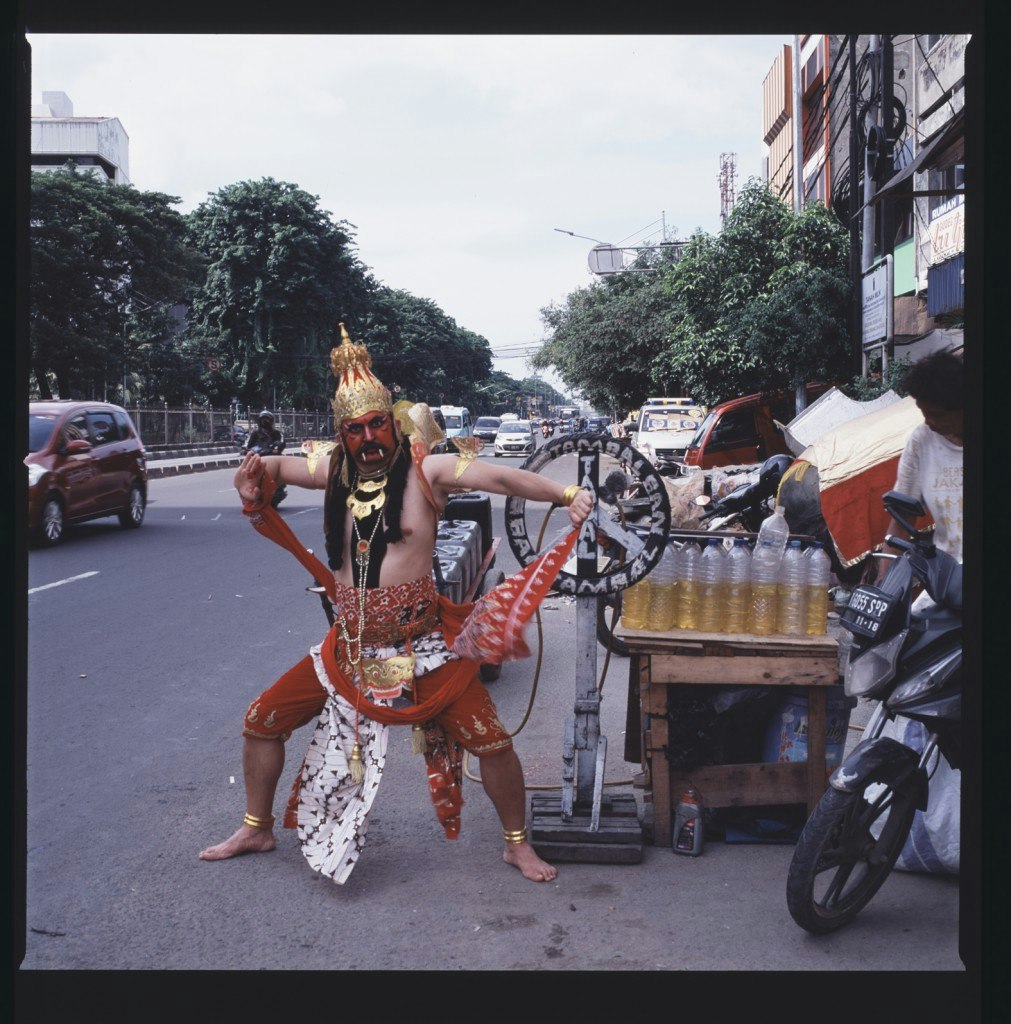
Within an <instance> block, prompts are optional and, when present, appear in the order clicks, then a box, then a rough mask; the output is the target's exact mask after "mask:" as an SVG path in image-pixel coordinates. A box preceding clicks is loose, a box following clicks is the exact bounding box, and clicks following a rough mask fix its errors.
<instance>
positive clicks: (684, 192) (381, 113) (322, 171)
mask: <svg viewBox="0 0 1011 1024" xmlns="http://www.w3.org/2000/svg"><path fill="white" fill-rule="evenodd" d="M28 41H29V44H30V46H31V51H32V84H31V100H32V103H39V102H41V99H42V92H43V91H47V92H48V91H59V92H65V93H66V94H67V95H68V96H69V98H70V100H71V102H72V103H73V106H74V114H75V115H78V116H112V117H118V118H119V119H120V121H121V122H122V124H123V127H124V129H125V130H126V132H127V134H128V135H129V138H130V153H129V171H130V180H131V181H132V183H133V184H134V185H135V186H136V187H137V188H139V189H143V190H153V191H160V192H166V193H168V194H170V195H173V196H178V197H179V199H180V203H179V206H178V209H179V210H180V211H181V212H187V211H189V210H192V209H193V208H194V207H195V206H197V205H198V204H199V203H201V202H202V201H203V200H205V199H206V198H207V197H208V195H209V194H210V193H212V192H214V191H216V190H217V189H219V188H221V187H223V186H225V185H229V184H232V183H233V182H236V181H243V180H248V179H254V180H255V179H259V178H262V177H268V176H269V177H273V178H276V179H278V180H281V181H288V182H292V183H294V184H296V185H298V186H300V187H301V188H304V189H305V190H307V191H308V192H310V193H312V194H313V195H316V196H318V197H319V201H320V205H321V206H322V207H323V208H324V209H325V210H328V211H329V212H330V213H331V214H332V215H333V216H334V218H335V219H344V220H347V221H350V222H351V223H352V224H354V225H356V228H357V231H356V236H357V244H358V251H359V255H360V257H361V259H362V261H363V262H364V263H365V264H366V265H368V266H369V267H370V268H371V269H372V271H373V273H374V274H375V276H376V277H377V278H378V279H379V280H381V281H382V282H384V283H385V284H387V285H389V286H391V287H395V288H402V289H405V290H407V291H409V292H412V293H413V294H415V295H418V296H422V297H425V298H429V299H432V300H433V301H435V302H436V303H437V304H438V305H439V306H440V307H441V308H442V309H443V310H445V312H446V313H447V314H449V315H450V316H452V317H453V318H454V319H455V320H456V321H457V323H459V324H461V325H462V326H464V327H466V328H468V329H470V330H473V331H476V332H477V333H478V334H481V335H483V336H484V337H486V338H487V339H488V341H489V343H490V344H491V346H492V349H493V351H495V352H502V353H503V354H504V355H505V356H510V358H504V357H503V358H497V359H496V367H497V368H499V369H503V370H506V371H507V372H508V373H511V374H513V375H514V376H518V377H522V376H526V375H527V374H528V373H529V372H530V371H529V370H528V369H527V367H526V361H525V359H524V358H522V357H516V355H515V353H517V352H520V351H522V350H524V349H526V348H529V347H531V346H535V345H536V344H538V343H539V342H540V341H541V340H542V339H543V338H544V334H545V331H544V327H543V324H542V322H541V319H540V309H541V308H542V307H544V306H546V305H549V304H551V303H557V302H562V301H563V300H564V298H565V296H566V295H567V294H568V293H569V292H570V291H572V290H573V289H575V288H578V287H582V286H585V285H588V284H589V283H591V281H592V280H593V278H592V276H591V275H590V273H589V270H588V268H587V262H586V260H587V255H588V252H589V250H590V248H591V247H592V245H593V242H592V241H587V240H584V239H581V238H573V237H570V236H568V235H565V234H560V233H558V232H557V231H555V230H554V229H555V228H564V229H566V230H569V231H572V232H575V233H576V234H578V235H586V236H590V237H591V238H592V239H599V240H601V241H605V242H610V243H615V244H617V243H623V244H625V245H634V244H642V243H643V242H655V241H659V240H661V237H662V229H663V228H664V226H666V229H667V234H668V237H669V238H683V237H686V236H687V235H688V234H690V233H691V231H693V230H694V229H696V228H703V229H704V230H706V231H709V232H716V231H718V230H719V225H720V190H719V181H718V175H719V170H720V154H721V153H734V154H736V163H737V172H738V178H737V188H738V189H739V188H740V187H741V186H742V185H743V184H744V182H745V181H746V180H747V178H749V177H751V176H757V175H760V174H761V164H762V155H763V149H762V138H761V136H762V125H761V113H762V106H761V104H762V80H763V79H764V77H765V75H766V74H767V72H768V70H769V68H770V67H771V65H772V62H773V60H774V59H775V56H776V54H777V52H778V49H779V47H780V46H781V45H782V44H783V43H785V42H789V41H790V37H788V36H785V35H778V36H777V35H750V36H704V35H690V36H672V35H666V36H665V35H648V36H632V35H611V36H608V35H582V36H566V35H481V36H474V35H444V36H438V35H411V36H409V35H383V36H379V35H371V36H369V35H354V36H338V35H317V36H268V35H120V34H110V35H80V34H75V35H51V34H30V35H29V36H28ZM555 383H557V380H556V381H555Z"/></svg>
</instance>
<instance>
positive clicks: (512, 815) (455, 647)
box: [200, 324, 592, 884]
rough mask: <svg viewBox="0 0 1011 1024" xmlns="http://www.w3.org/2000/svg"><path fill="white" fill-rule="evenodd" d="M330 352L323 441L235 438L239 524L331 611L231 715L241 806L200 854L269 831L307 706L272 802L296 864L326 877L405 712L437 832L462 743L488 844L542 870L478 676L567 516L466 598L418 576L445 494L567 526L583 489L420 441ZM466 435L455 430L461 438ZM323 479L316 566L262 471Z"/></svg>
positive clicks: (508, 640)
mask: <svg viewBox="0 0 1011 1024" xmlns="http://www.w3.org/2000/svg"><path fill="white" fill-rule="evenodd" d="M340 329H341V334H342V343H341V345H340V346H339V347H338V348H335V349H334V350H333V351H332V353H331V364H332V368H333V371H334V374H335V375H336V376H337V378H338V381H339V384H338V388H337V391H336V394H335V397H334V401H333V408H334V416H335V421H336V424H337V428H338V442H337V445H336V447H333V449H332V450H331V451H329V452H326V453H325V454H323V453H320V452H319V451H317V450H312V449H310V450H309V451H307V457H306V458H305V459H293V458H284V457H267V458H261V457H260V456H259V455H257V454H254V453H249V454H247V455H246V457H245V458H244V459H243V461H242V464H241V466H240V467H239V470H238V472H237V473H236V476H235V486H236V488H237V490H238V492H239V495H240V497H241V498H242V500H243V504H244V512H245V513H246V514H247V515H248V516H249V517H250V519H251V521H252V522H253V524H254V526H255V527H256V528H257V529H258V530H259V531H260V532H262V533H264V534H265V535H267V536H269V537H270V538H271V539H273V540H275V541H276V542H277V543H280V544H282V545H283V546H285V547H287V548H289V550H291V551H292V553H293V554H295V555H296V557H297V558H298V559H299V560H300V561H301V562H302V564H303V565H305V566H306V567H307V568H309V569H310V571H311V572H313V573H314V575H316V578H317V581H318V582H320V583H321V584H323V585H324V586H325V588H326V591H327V594H328V596H329V597H330V600H331V601H332V604H333V606H334V609H335V624H334V626H333V628H332V629H331V631H330V633H329V634H328V635H327V637H326V638H325V639H324V641H323V642H322V643H321V644H318V645H316V646H314V647H313V648H311V649H310V652H309V655H308V656H306V657H305V658H303V659H302V660H301V661H299V662H298V663H297V664H296V665H295V666H293V667H292V668H291V669H289V670H288V671H287V672H286V673H285V674H284V675H282V676H281V678H280V679H279V680H278V681H277V682H276V683H275V684H274V685H273V686H272V687H270V688H269V689H267V690H266V691H264V692H263V693H262V694H261V695H260V696H259V697H258V698H257V699H256V700H254V701H253V703H252V704H251V705H250V707H249V709H248V711H247V713H246V717H245V721H244V723H243V725H244V728H243V737H244V740H243V742H244V746H243V774H244V777H245V785H246V814H245V816H244V818H243V824H242V825H241V826H240V827H239V829H238V830H237V831H236V832H235V833H234V834H233V835H231V836H230V837H229V838H228V839H226V840H225V841H224V842H222V843H219V844H218V845H216V846H211V847H209V848H208V849H206V850H203V851H202V852H201V853H200V857H201V859H203V860H223V859H226V858H229V857H234V856H236V855H238V854H243V853H253V852H265V851H268V850H272V849H273V848H274V845H275V840H274V834H273V825H274V816H273V803H274V796H275V791H276V788H277V783H278V781H279V780H280V777H281V772H282V770H283V766H284V743H285V741H286V740H287V739H288V737H289V736H290V735H291V733H292V732H293V731H294V730H295V729H297V728H299V727H300V726H302V725H305V724H307V723H308V722H310V721H312V720H313V719H314V718H316V719H317V725H316V729H315V732H314V735H313V738H312V741H311V743H310V745H309V749H308V751H307V753H306V756H305V759H304V761H303V764H302V766H301V770H300V772H299V774H298V776H297V777H296V779H295V783H294V785H293V787H292V790H291V794H290V797H289V799H288V804H287V809H286V813H285V816H284V825H285V827H297V828H298V832H299V838H300V840H301V843H302V852H303V854H304V856H305V857H306V859H307V860H308V861H309V863H310V864H311V866H312V867H313V868H314V869H316V870H318V871H320V872H321V873H323V874H326V875H328V876H329V877H331V878H332V879H333V880H334V881H335V882H337V883H339V884H340V883H343V882H344V881H345V879H346V878H347V876H348V875H349V874H350V871H351V869H352V868H353V867H354V864H355V862H356V861H357V858H358V855H359V853H360V852H361V849H362V844H363V841H364V836H365V830H366V827H367V819H368V813H369V810H370V808H371V804H372V800H373V798H374V796H375V792H376V789H377V787H378V783H379V779H380V778H381V775H382V770H383V764H384V760H385V750H386V731H387V729H386V727H387V726H388V725H389V724H404V725H407V724H409V725H411V727H412V747H413V748H414V749H415V750H416V751H417V752H419V753H423V754H424V755H425V763H426V770H427V774H428V781H429V789H430V793H431V796H432V800H433V803H434V805H435V810H436V814H437V816H438V818H439V821H440V822H441V824H442V825H443V828H444V830H445V833H446V835H447V837H448V838H455V837H456V835H457V834H458V832H459V827H460V818H459V812H460V807H461V806H462V803H463V800H462V797H461V795H460V785H461V782H462V771H461V750H462V749H466V750H468V751H469V752H470V753H471V754H473V755H475V756H476V757H478V758H479V759H480V764H481V779H482V783H483V785H484V789H485V792H486V793H487V794H488V796H489V797H490V798H491V801H492V803H493V805H494V806H495V809H496V811H497V812H498V815H499V818H500V819H501V822H502V829H503V836H504V839H505V850H504V853H503V859H504V860H505V861H506V863H508V864H512V865H513V866H514V867H516V868H518V869H519V870H520V871H521V872H522V874H523V875H524V876H525V877H526V878H529V879H531V880H532V881H538V882H541V881H549V880H551V879H553V878H554V877H555V874H556V871H555V869H554V868H553V867H552V866H551V865H550V864H548V863H546V862H545V861H543V860H542V859H541V858H540V857H539V856H538V855H537V853H536V852H535V850H534V849H533V847H532V846H531V845H530V843H529V842H528V840H527V830H526V828H525V827H524V822H525V818H526V801H525V790H524V783H523V773H522V769H521V767H520V762H519V759H518V758H517V756H516V753H515V752H514V750H513V746H512V739H511V737H510V735H509V733H508V732H507V731H506V730H505V729H504V727H503V726H502V723H501V722H500V721H499V719H498V715H497V713H496V710H495V706H494V704H493V702H492V700H491V697H490V696H489V695H488V692H487V691H486V690H485V688H484V687H483V685H482V684H481V682H480V680H479V678H478V667H479V661H480V660H488V661H503V660H507V659H509V658H513V657H521V656H523V655H525V654H526V653H528V650H527V648H526V645H525V644H524V642H523V639H522V624H523V622H525V621H526V619H527V618H529V616H530V615H531V614H532V613H533V610H534V609H535V608H536V605H537V603H538V602H539V601H540V599H541V598H542V597H543V596H544V594H545V593H546V592H547V589H548V587H549V586H550V584H551V582H552V580H553V579H554V576H555V574H556V573H557V570H558V569H559V568H560V567H561V565H562V564H563V562H564V560H565V558H566V557H567V555H568V553H569V552H570V551H571V550H572V545H573V543H574V541H575V536H576V530H573V532H572V533H571V534H570V535H569V537H568V538H567V540H566V541H563V543H562V544H560V545H558V546H557V547H556V548H555V549H552V550H551V551H549V552H547V553H546V554H545V555H542V556H541V558H539V559H538V560H537V561H536V562H534V563H532V564H531V565H530V566H527V567H526V569H524V570H523V571H522V572H521V573H518V574H517V575H516V576H514V577H511V578H510V579H509V580H507V581H506V582H505V583H503V584H500V585H499V586H498V587H496V588H495V590H493V591H492V592H491V593H490V594H488V595H486V596H485V597H484V598H482V599H481V601H479V602H478V604H477V605H476V606H470V605H463V606H460V605H454V604H452V603H451V602H449V601H448V600H447V599H446V598H445V597H442V596H441V595H439V594H438V593H437V592H436V590H435V583H434V579H433V573H432V556H433V551H434V547H435V538H436V530H437V524H438V518H439V515H440V514H441V512H442V510H443V508H444V507H445V504H446V500H447V498H448V497H449V495H450V494H453V493H455V492H459V491H464V490H474V489H479V490H482V491H491V492H494V493H496V494H506V495H509V494H513V495H517V496H519V497H523V498H526V499H528V500H533V501H545V502H551V503H553V504H555V505H558V506H565V507H567V511H568V515H569V519H570V521H571V523H572V525H573V527H575V528H578V527H579V526H580V525H581V524H582V523H583V521H584V520H585V519H586V517H587V516H588V515H589V513H590V511H591V509H592V499H591V497H590V495H589V494H588V493H587V492H585V491H583V490H581V489H580V488H578V487H575V486H570V487H563V486H562V485H561V484H558V483H555V482H554V481H551V480H549V479H547V478H546V477H542V476H539V475H538V474H536V473H531V472H528V471H526V470H519V469H506V468H502V467H500V466H498V465H491V464H486V463H482V462H479V461H477V460H476V454H477V451H476V448H472V447H464V446H461V447H460V454H459V455H432V454H430V450H431V447H432V445H433V444H434V443H436V442H437V441H438V440H440V439H441V437H440V435H439V431H438V427H437V426H436V425H435V422H434V420H433V419H432V415H431V412H430V410H429V409H428V407H427V406H425V405H423V404H420V403H419V404H417V405H413V406H412V405H410V403H404V402H401V403H397V405H396V406H394V405H393V403H392V401H391V398H390V393H389V391H388V390H387V389H386V388H385V387H384V386H383V384H382V383H381V382H380V381H379V380H378V379H377V378H376V377H375V375H374V374H373V373H372V372H371V369H370V366H371V359H370V357H369V355H368V353H367V352H366V350H365V348H364V347H363V346H360V345H354V344H352V343H351V339H350V338H349V337H348V335H347V332H346V331H345V329H344V325H343V324H341V325H340ZM466 440H469V439H466ZM284 484H295V485H297V486H300V487H306V488H310V489H325V491H326V496H325V499H324V531H325V535H326V550H327V556H328V561H329V569H327V568H326V567H323V566H322V565H321V563H319V562H317V561H316V560H315V559H314V558H313V557H312V556H311V555H310V554H309V553H308V552H306V551H305V549H304V548H302V547H301V546H300V545H298V542H297V541H296V540H295V538H294V535H293V534H291V533H290V531H288V530H287V527H286V526H285V525H284V522H283V520H282V519H281V518H280V516H279V515H278V514H277V513H276V512H275V511H274V510H273V509H272V508H271V507H270V497H271V494H272V493H273V490H274V488H275V487H276V486H277V485H284Z"/></svg>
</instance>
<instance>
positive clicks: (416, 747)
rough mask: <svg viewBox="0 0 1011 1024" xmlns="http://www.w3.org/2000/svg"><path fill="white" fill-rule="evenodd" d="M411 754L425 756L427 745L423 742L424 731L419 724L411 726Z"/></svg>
mask: <svg viewBox="0 0 1011 1024" xmlns="http://www.w3.org/2000/svg"><path fill="white" fill-rule="evenodd" d="M411 753H412V754H427V753H428V744H427V743H426V742H425V729H424V726H423V725H422V724H421V723H420V722H415V723H414V725H412V726H411Z"/></svg>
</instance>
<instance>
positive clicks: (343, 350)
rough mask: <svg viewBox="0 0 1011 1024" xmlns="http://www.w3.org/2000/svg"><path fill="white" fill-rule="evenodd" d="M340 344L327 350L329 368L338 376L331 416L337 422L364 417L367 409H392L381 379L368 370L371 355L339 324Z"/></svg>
mask: <svg viewBox="0 0 1011 1024" xmlns="http://www.w3.org/2000/svg"><path fill="white" fill-rule="evenodd" d="M340 329H341V344H340V345H338V346H337V348H334V349H331V350H330V368H331V369H332V370H333V373H334V376H335V377H336V378H337V390H336V391H335V392H334V396H333V402H332V403H331V405H332V406H333V411H334V417H335V418H336V420H337V422H338V423H343V422H344V420H350V419H355V418H356V417H358V416H364V415H365V413H367V412H373V411H375V410H382V411H383V412H389V413H392V412H393V401H392V399H391V398H390V392H389V390H388V389H387V388H386V387H385V386H384V385H383V382H382V381H381V380H380V379H379V378H378V377H377V376H376V375H375V374H374V373H373V372H372V371H371V370H370V369H369V367H370V366H371V365H372V357H371V356H370V355H369V354H368V352H367V351H366V349H365V346H364V345H355V344H353V343H352V341H351V339H350V338H349V337H348V332H347V331H346V330H345V329H344V325H343V324H341V325H340Z"/></svg>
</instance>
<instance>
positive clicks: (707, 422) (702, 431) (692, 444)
mask: <svg viewBox="0 0 1011 1024" xmlns="http://www.w3.org/2000/svg"><path fill="white" fill-rule="evenodd" d="M715 419H716V413H715V412H711V413H710V414H709V415H708V416H707V417H706V418H705V419H704V420H703V421H702V423H701V424H700V426H699V429H698V430H696V431H695V433H694V434H693V435H692V439H691V440H690V441H689V442H688V447H689V448H698V447H699V445H701V444H702V438H704V437H705V436H706V431H707V430H708V429H709V428H710V427H711V426H712V425H713V420H715Z"/></svg>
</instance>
